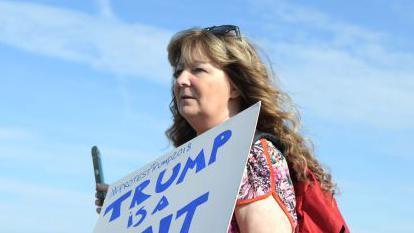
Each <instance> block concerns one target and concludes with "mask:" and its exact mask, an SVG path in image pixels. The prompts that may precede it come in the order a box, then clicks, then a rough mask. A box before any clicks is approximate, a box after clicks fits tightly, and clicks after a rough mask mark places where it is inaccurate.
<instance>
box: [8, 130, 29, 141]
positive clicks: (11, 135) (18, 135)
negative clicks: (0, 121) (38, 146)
mask: <svg viewBox="0 0 414 233" xmlns="http://www.w3.org/2000/svg"><path fill="white" fill-rule="evenodd" d="M34 137H35V135H34V134H33V132H30V131H27V130H23V129H18V128H0V141H6V140H25V139H31V138H34Z"/></svg>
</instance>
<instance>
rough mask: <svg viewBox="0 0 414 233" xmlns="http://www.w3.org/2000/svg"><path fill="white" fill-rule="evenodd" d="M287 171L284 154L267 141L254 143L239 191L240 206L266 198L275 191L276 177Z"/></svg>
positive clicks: (261, 140) (262, 140)
mask: <svg viewBox="0 0 414 233" xmlns="http://www.w3.org/2000/svg"><path fill="white" fill-rule="evenodd" d="M286 169H287V163H286V161H285V158H284V156H283V154H282V153H281V152H280V151H279V150H278V149H277V148H276V147H275V146H274V145H273V144H272V142H270V141H268V140H266V139H260V140H257V141H256V142H254V143H253V145H252V147H251V148H250V153H249V156H248V159H247V164H246V168H245V171H244V174H243V177H242V183H241V187H240V190H239V196H238V200H239V204H242V203H248V202H252V201H255V200H258V199H262V198H265V197H267V196H269V195H271V194H272V191H274V190H275V176H276V177H278V176H280V174H282V172H279V170H281V171H284V170H286Z"/></svg>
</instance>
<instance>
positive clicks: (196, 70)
mask: <svg viewBox="0 0 414 233" xmlns="http://www.w3.org/2000/svg"><path fill="white" fill-rule="evenodd" d="M191 71H192V72H193V73H200V72H205V70H204V69H203V68H200V67H196V68H193V69H192V70H191Z"/></svg>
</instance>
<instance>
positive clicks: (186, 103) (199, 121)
mask: <svg viewBox="0 0 414 233" xmlns="http://www.w3.org/2000/svg"><path fill="white" fill-rule="evenodd" d="M174 77H175V83H174V95H175V98H176V101H177V107H178V111H179V113H180V114H181V115H182V116H183V117H184V118H185V119H186V120H187V122H188V123H189V124H190V125H191V126H192V127H193V128H194V130H196V132H197V133H198V134H200V133H202V132H204V131H205V130H208V129H209V128H212V127H214V126H216V125H218V124H220V123H222V122H223V121H225V120H226V119H228V118H230V117H231V116H232V115H234V114H237V112H239V106H238V97H239V94H238V91H237V90H236V89H235V88H234V86H233V85H232V84H231V82H230V79H229V77H228V76H227V74H226V73H225V72H224V71H223V70H221V69H220V68H218V67H217V66H215V65H214V64H212V63H211V62H210V61H208V60H207V59H203V60H201V59H200V60H198V61H197V62H195V63H194V64H192V65H191V66H190V67H184V65H178V66H177V67H176V69H175V72H174Z"/></svg>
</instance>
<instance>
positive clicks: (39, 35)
mask: <svg viewBox="0 0 414 233" xmlns="http://www.w3.org/2000/svg"><path fill="white" fill-rule="evenodd" d="M97 1H98V0H97ZM98 3H99V10H100V14H99V15H89V14H86V13H82V12H79V11H75V10H69V9H64V8H58V7H51V6H47V5H42V4H35V3H23V2H15V1H2V2H0V43H3V44H7V45H9V46H13V47H17V48H20V49H23V50H25V51H29V52H33V53H38V54H43V55H47V56H51V57H57V58H61V59H65V60H68V61H74V62H78V63H82V64H87V65H90V66H91V67H93V68H96V69H99V70H104V71H110V72H112V73H114V74H117V75H128V76H138V77H140V78H146V79H149V80H152V81H155V82H159V83H164V84H168V83H169V80H170V72H169V71H170V70H169V65H168V64H167V60H166V45H167V43H168V39H169V38H170V36H171V33H170V32H168V31H166V30H163V29H160V28H155V27H151V26H147V25H143V24H127V23H125V22H122V21H120V20H118V19H116V18H115V17H114V15H113V13H112V11H111V8H110V3H109V2H108V1H104V0H99V1H98Z"/></svg>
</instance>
